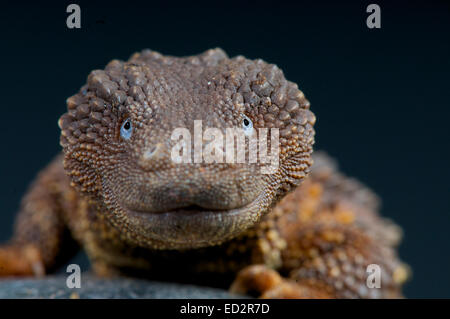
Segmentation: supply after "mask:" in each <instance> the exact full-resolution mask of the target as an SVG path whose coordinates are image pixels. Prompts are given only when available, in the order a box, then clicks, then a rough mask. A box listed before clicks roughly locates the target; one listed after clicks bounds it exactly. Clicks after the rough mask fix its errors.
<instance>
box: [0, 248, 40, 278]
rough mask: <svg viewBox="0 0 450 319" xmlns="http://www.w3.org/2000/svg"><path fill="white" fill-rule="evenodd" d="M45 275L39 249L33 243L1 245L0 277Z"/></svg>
mask: <svg viewBox="0 0 450 319" xmlns="http://www.w3.org/2000/svg"><path fill="white" fill-rule="evenodd" d="M44 275H45V268H44V263H43V261H42V257H41V254H40V252H39V250H38V249H37V248H36V247H35V246H33V245H25V246H16V245H5V246H1V247H0V277H6V276H36V277H42V276H44Z"/></svg>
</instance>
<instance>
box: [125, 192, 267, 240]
mask: <svg viewBox="0 0 450 319" xmlns="http://www.w3.org/2000/svg"><path fill="white" fill-rule="evenodd" d="M269 206H270V204H269V202H268V196H266V195H265V194H264V193H262V194H260V195H259V196H258V197H257V198H255V199H254V200H253V201H252V202H251V203H249V204H247V205H245V206H242V207H239V208H234V209H228V210H210V209H203V208H201V207H197V206H195V207H194V206H193V207H189V208H188V209H186V208H181V209H176V210H170V211H167V212H162V213H161V212H160V213H149V212H143V211H136V210H131V209H127V208H123V214H124V215H125V216H126V217H127V220H128V224H129V228H130V229H133V230H134V232H133V233H139V234H140V235H142V234H145V237H146V240H145V243H146V244H147V245H149V246H150V247H152V248H156V249H186V248H189V249H190V248H201V247H207V246H213V245H218V244H220V243H222V242H224V241H226V240H229V239H231V238H233V237H236V236H238V235H239V234H240V233H242V232H244V231H245V230H247V229H248V228H249V227H251V226H253V225H254V224H255V223H257V222H258V221H259V220H260V218H261V216H262V215H263V214H264V213H265V212H266V211H267V210H268V207H269ZM141 242H142V240H141Z"/></svg>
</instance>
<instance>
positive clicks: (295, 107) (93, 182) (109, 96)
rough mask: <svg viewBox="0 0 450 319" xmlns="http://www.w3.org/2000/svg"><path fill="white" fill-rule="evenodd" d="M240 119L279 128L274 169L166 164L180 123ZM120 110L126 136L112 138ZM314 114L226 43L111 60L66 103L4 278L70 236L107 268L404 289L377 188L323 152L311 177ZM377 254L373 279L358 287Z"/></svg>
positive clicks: (51, 256)
mask: <svg viewBox="0 0 450 319" xmlns="http://www.w3.org/2000/svg"><path fill="white" fill-rule="evenodd" d="M245 116H246V117H247V118H249V119H251V121H252V122H253V126H254V128H255V129H258V128H278V129H279V132H280V154H279V166H278V168H277V169H276V171H275V172H272V174H263V173H262V172H261V167H262V165H263V164H262V163H259V162H258V163H239V164H238V163H204V162H202V163H182V164H177V163H175V162H173V161H172V160H171V153H170V152H171V149H172V148H173V146H174V145H175V143H176V141H172V140H171V134H172V132H173V130H174V129H175V128H179V127H182V128H187V129H188V130H189V131H190V132H191V134H192V135H194V127H193V126H194V125H193V124H194V120H202V124H203V128H206V127H215V128H218V129H219V130H220V131H221V132H222V133H223V134H224V135H225V133H226V128H230V127H238V128H239V127H242V123H243V119H244V117H245ZM127 120H128V121H130V122H131V123H132V135H131V137H130V138H125V137H124V136H122V135H121V133H120V128H121V126H122V124H123V123H124V121H127ZM314 122H315V117H314V115H313V113H312V112H311V111H309V102H308V101H307V100H306V99H305V97H304V95H303V93H302V92H301V91H300V90H298V87H297V85H296V84H294V83H291V82H289V81H287V80H286V79H285V78H284V76H283V73H282V71H281V70H280V69H278V68H277V67H276V66H275V65H271V64H267V63H265V62H264V61H262V60H255V61H251V60H248V59H245V58H244V57H241V56H240V57H235V58H232V59H229V58H228V57H227V56H226V54H225V53H224V52H223V51H222V50H220V49H215V50H209V51H206V52H205V53H203V54H200V55H197V56H192V57H186V58H176V57H169V56H162V55H160V54H159V53H156V52H152V51H149V50H146V51H143V52H141V53H137V54H135V55H133V56H132V57H131V58H130V60H129V61H128V62H122V61H118V60H113V61H112V62H110V63H109V64H108V65H107V66H106V68H105V70H95V71H93V72H92V73H91V74H90V75H89V77H88V81H87V84H86V85H85V86H83V87H82V88H81V90H80V92H79V93H78V94H76V95H74V96H72V97H71V98H69V99H68V100H67V113H65V114H64V115H63V116H62V117H61V118H60V121H59V126H60V128H61V146H62V147H63V154H62V155H59V156H57V157H56V158H55V159H54V161H53V162H52V163H51V164H50V165H49V166H48V167H47V168H46V169H44V170H43V171H42V172H41V173H40V175H39V176H38V178H37V180H36V181H35V182H34V183H33V184H32V185H31V187H30V190H29V192H28V193H27V195H26V196H25V197H24V199H23V201H22V205H21V210H20V212H19V215H18V220H17V223H16V228H15V234H14V237H13V238H12V239H11V241H10V242H8V243H6V244H5V245H3V246H1V247H0V275H3V276H10V275H33V274H34V275H43V274H44V273H48V272H50V271H51V270H52V269H54V268H55V267H57V266H58V265H59V264H61V263H62V262H64V261H65V260H66V259H67V258H69V257H70V256H71V255H72V254H73V252H74V251H76V249H75V248H76V247H77V244H79V245H80V246H81V247H83V248H84V249H85V250H86V252H87V254H88V256H89V258H90V260H91V262H92V266H93V269H94V270H95V272H96V273H97V274H99V275H102V276H113V275H133V276H145V277H153V278H158V279H167V280H172V281H183V282H195V283H207V284H210V285H213V286H226V285H230V283H232V285H231V290H232V291H234V292H240V293H250V294H254V295H255V296H260V297H271V298H289V297H293V298H347V297H400V296H401V291H400V288H401V284H402V282H403V281H404V280H405V279H406V277H407V271H406V267H405V266H403V265H402V264H401V263H400V262H399V261H398V259H397V257H396V254H395V246H396V245H397V243H398V241H399V238H400V232H399V230H398V228H397V227H396V226H395V225H393V224H392V223H390V222H387V221H385V220H383V219H381V218H380V217H379V216H378V214H377V210H378V208H377V204H376V202H377V200H376V198H375V197H374V195H373V194H372V193H371V192H370V191H368V190H367V189H366V188H365V187H363V186H362V185H360V184H358V183H357V182H355V181H354V180H351V179H349V178H346V177H344V176H342V175H341V174H339V173H338V172H337V170H336V169H335V166H334V164H333V163H332V161H331V160H329V159H328V158H327V157H326V155H324V154H318V155H315V160H316V164H314V166H313V169H312V172H311V174H310V175H309V177H308V178H306V179H305V177H306V176H307V175H308V173H309V170H310V167H311V165H312V163H313V160H312V156H311V154H312V145H313V143H314V130H313V125H314ZM303 180H304V182H303V183H301V182H302V181H303ZM299 185H300V186H299ZM286 195H287V196H286ZM372 263H375V264H378V265H380V266H381V268H382V286H381V288H380V289H368V288H367V286H366V277H367V274H366V267H367V265H369V264H372ZM233 278H235V280H234V281H233Z"/></svg>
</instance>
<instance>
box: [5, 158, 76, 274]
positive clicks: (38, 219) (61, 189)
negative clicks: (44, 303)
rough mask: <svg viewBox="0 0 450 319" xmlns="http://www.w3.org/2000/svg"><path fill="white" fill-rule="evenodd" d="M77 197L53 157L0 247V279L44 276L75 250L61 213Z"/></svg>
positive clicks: (30, 191)
mask: <svg viewBox="0 0 450 319" xmlns="http://www.w3.org/2000/svg"><path fill="white" fill-rule="evenodd" d="M76 202H77V197H76V195H75V193H74V191H73V190H72V189H71V187H70V185H69V181H68V178H67V176H66V175H65V173H64V170H63V164H62V156H57V157H56V158H55V159H54V160H53V162H52V163H51V164H50V165H49V166H48V167H46V168H45V169H44V170H43V171H42V172H41V173H40V174H39V175H38V177H37V178H36V180H35V181H34V183H33V184H32V185H31V186H30V188H29V190H28V192H27V194H26V195H25V196H24V198H23V200H22V202H21V206H20V211H19V213H18V216H17V219H16V223H15V230H14V235H13V237H12V238H11V239H10V240H9V241H8V242H7V243H5V244H3V245H1V246H0V276H31V275H37V276H40V275H44V274H45V273H46V272H48V271H49V270H51V269H52V268H54V267H55V266H57V265H58V264H59V263H61V262H63V261H65V257H70V256H71V255H73V253H74V252H75V251H76V245H75V244H74V242H73V240H71V239H70V236H69V234H68V230H67V229H66V226H65V222H64V216H63V211H64V210H68V209H74V208H75V207H76Z"/></svg>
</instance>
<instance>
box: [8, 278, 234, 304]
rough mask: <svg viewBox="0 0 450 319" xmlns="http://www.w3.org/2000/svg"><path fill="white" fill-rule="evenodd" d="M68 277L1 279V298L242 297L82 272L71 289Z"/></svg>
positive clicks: (215, 290) (201, 289) (178, 285)
mask: <svg viewBox="0 0 450 319" xmlns="http://www.w3.org/2000/svg"><path fill="white" fill-rule="evenodd" d="M66 278H67V277H66V276H49V277H45V278H43V279H2V280H0V299H4V298H44V299H46V298H51V299H64V298H83V299H84V298H86V299H99V298H100V299H104V298H106V299H110V298H124V299H125V298H126V299H128V298H132V299H139V298H181V299H184V298H189V299H196V298H242V296H238V295H232V294H229V293H228V292H227V291H225V290H220V289H214V288H207V287H199V286H191V285H181V284H175V283H164V282H156V281H147V280H141V279H130V278H116V279H101V278H97V277H95V276H93V275H89V274H82V277H81V288H79V289H77V288H75V289H69V288H67V285H66Z"/></svg>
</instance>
